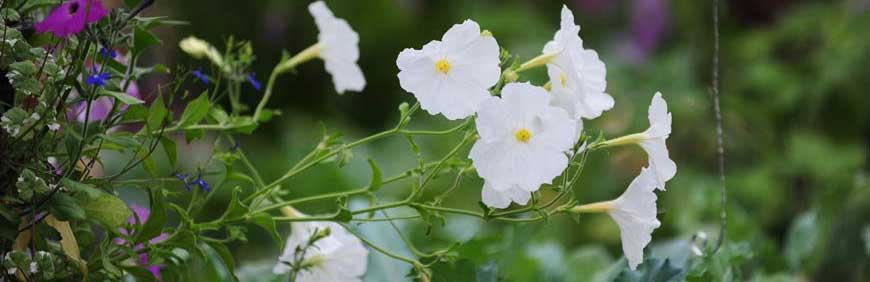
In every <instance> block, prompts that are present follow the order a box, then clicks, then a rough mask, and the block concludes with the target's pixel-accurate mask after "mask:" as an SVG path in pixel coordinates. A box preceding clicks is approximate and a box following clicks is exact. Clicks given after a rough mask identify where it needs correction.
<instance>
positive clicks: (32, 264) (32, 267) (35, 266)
mask: <svg viewBox="0 0 870 282" xmlns="http://www.w3.org/2000/svg"><path fill="white" fill-rule="evenodd" d="M37 272H39V264H37V263H36V262H35V261H34V262H30V273H37Z"/></svg>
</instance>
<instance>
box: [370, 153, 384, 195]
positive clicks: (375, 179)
mask: <svg viewBox="0 0 870 282" xmlns="http://www.w3.org/2000/svg"><path fill="white" fill-rule="evenodd" d="M369 166H370V167H371V168H372V181H371V182H369V191H372V192H375V191H378V189H381V186H383V185H384V180H383V175H381V168H379V167H378V164H377V163H375V160H373V159H369Z"/></svg>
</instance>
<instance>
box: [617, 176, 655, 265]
mask: <svg viewBox="0 0 870 282" xmlns="http://www.w3.org/2000/svg"><path fill="white" fill-rule="evenodd" d="M657 185H658V183H657V181H656V179H655V177H654V176H653V174H652V172H650V171H649V170H647V169H646V168H644V169H642V170H641V172H640V175H638V176H637V178H635V179H634V181H632V182H631V184H629V186H628V189H626V191H625V192H624V193H623V194H622V195H621V196H619V198H617V199H616V200H614V201H613V206H612V208H611V209H610V211H609V212H608V213H609V214H610V216H611V217H612V218H613V220H614V221H616V224H617V225H619V233H620V238H621V241H622V251H623V252H624V253H625V257H626V259H627V260H628V265H629V267H630V268H631V269H632V270H634V269H636V268H637V265H638V264H640V263H641V262H642V261H643V249H644V248H645V247H646V245H647V244H649V242H650V241H651V240H652V232H653V230H654V229H656V228H658V227H659V226H660V225H661V224H660V223H659V221H658V219H656V213H657V211H656V199H657V197H656V194H655V193H654V192H653V191H654V190H655V187H656V186H657Z"/></svg>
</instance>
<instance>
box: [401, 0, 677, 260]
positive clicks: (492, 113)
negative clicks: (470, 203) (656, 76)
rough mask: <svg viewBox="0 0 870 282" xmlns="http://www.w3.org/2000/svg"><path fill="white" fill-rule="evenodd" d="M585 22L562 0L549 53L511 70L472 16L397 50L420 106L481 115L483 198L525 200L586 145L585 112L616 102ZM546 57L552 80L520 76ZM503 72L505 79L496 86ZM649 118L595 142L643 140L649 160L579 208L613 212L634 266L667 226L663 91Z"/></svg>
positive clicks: (406, 84)
mask: <svg viewBox="0 0 870 282" xmlns="http://www.w3.org/2000/svg"><path fill="white" fill-rule="evenodd" d="M579 31H580V27H579V26H578V25H576V24H575V23H574V15H573V13H572V12H571V10H569V9H568V8H567V7H565V6H563V7H562V12H561V24H560V29H559V30H558V31H557V32H556V34H555V35H554V36H553V40H552V41H550V42H548V43H547V44H546V45H545V46H544V48H543V52H542V54H541V55H540V56H538V57H535V58H533V59H532V60H529V61H528V62H526V63H523V64H522V65H520V66H519V67H516V68H509V69H507V70H505V71H504V72H503V73H502V71H501V69H500V67H499V65H500V62H499V50H498V45H497V43H496V40H495V39H494V38H493V37H492V35H491V34H489V33H488V32H483V33H481V32H480V27H479V26H478V24H477V23H476V22H474V21H471V20H466V21H465V22H464V23H462V24H459V25H455V26H453V27H452V28H450V29H449V30H448V31H447V32H446V33H445V34H444V36H443V38H442V39H441V40H440V41H438V40H435V41H432V42H430V43H428V44H426V45H425V46H423V48H422V49H420V50H415V49H405V50H404V51H402V52H401V53H400V54H399V57H398V59H397V60H396V65H397V66H398V68H399V70H400V72H399V74H398V77H399V82H400V84H401V86H402V88H404V89H405V90H406V91H408V92H410V93H412V94H413V95H414V96H415V97H416V98H417V100H418V101H419V102H420V106H421V108H423V109H425V110H427V111H429V113H431V114H442V115H444V116H445V117H446V118H448V119H462V118H467V117H469V116H475V121H476V127H477V133H478V134H479V140H477V141H476V143H475V144H474V146H473V147H472V149H471V152H470V153H469V158H470V159H471V160H472V161H473V163H474V167H475V169H476V170H477V174H478V175H480V177H481V178H483V179H484V184H483V189H482V191H481V198H482V201H483V203H484V204H486V205H487V206H489V207H493V208H507V207H508V206H509V205H510V204H511V203H512V202H513V203H517V204H520V205H525V204H527V203H528V201H529V199H530V198H531V194H532V193H533V192H535V191H538V190H539V189H540V188H541V187H542V185H545V184H551V183H552V181H553V180H554V179H555V178H557V177H558V176H560V175H562V174H563V172H565V171H566V169H567V168H568V166H569V164H570V158H569V157H570V156H571V155H573V154H577V153H580V151H582V150H585V148H586V147H585V146H580V145H581V144H577V143H578V142H579V141H580V140H578V139H579V137H580V136H581V132H582V131H583V120H584V119H595V118H597V117H599V116H601V115H602V113H603V112H605V111H607V110H609V109H611V108H613V106H614V99H613V98H612V97H611V96H610V95H609V94H607V93H606V85H607V84H606V78H605V76H606V68H605V65H604V63H603V62H602V61H601V60H600V59H599V57H598V53H596V52H595V51H594V50H590V49H586V48H584V47H583V40H582V39H581V38H580V36H579ZM539 66H546V69H547V75H548V78H549V82H547V84H546V85H545V86H544V87H539V86H535V85H533V84H531V83H528V82H523V83H517V82H513V81H515V80H517V79H518V78H519V75H518V73H519V72H522V71H526V70H528V69H532V68H535V67H539ZM500 79H501V80H503V81H506V82H507V83H506V84H505V85H504V86H503V88H501V89H492V88H493V86H495V85H496V84H497V83H498V82H499V81H500ZM493 90H496V91H493ZM491 93H497V94H500V96H495V95H493V94H491ZM649 119H650V124H651V126H650V129H648V130H647V131H645V132H643V133H639V134H634V135H629V136H625V137H621V138H617V139H614V140H609V141H606V142H602V143H600V144H593V145H594V146H595V147H596V148H602V147H608V146H613V145H619V144H638V145H640V146H641V147H643V148H644V150H646V151H647V153H648V155H649V159H650V165H649V168H644V169H642V170H641V175H640V176H638V178H637V179H635V181H634V182H632V184H631V185H629V189H628V190H626V192H625V193H624V194H623V196H621V197H619V198H618V199H617V200H614V201H610V202H606V203H599V204H591V208H590V206H589V205H585V206H580V207H578V208H575V209H572V211H574V212H578V213H579V212H591V211H594V212H607V213H609V214H610V215H611V216H612V217H613V218H614V219H615V220H616V221H617V223H618V225H619V227H620V230H621V234H622V241H623V249H624V251H625V253H626V257H627V258H628V261H629V266H630V267H631V268H632V269H634V268H635V267H636V266H637V265H638V264H639V263H640V261H641V257H642V255H643V248H644V247H645V246H646V245H647V244H648V243H649V241H650V238H651V236H650V234H651V233H652V231H653V229H655V228H657V227H658V226H659V222H658V220H656V205H655V199H656V196H655V194H654V193H653V190H654V189H655V188H658V189H661V190H664V187H665V182H666V181H667V180H669V179H671V178H672V177H673V176H674V174H675V173H676V165H675V164H674V162H673V161H672V160H670V158H669V157H668V152H667V146H666V144H665V140H666V139H667V137H668V135H669V134H670V131H671V129H670V123H671V117H670V113H668V112H667V105H666V103H665V101H664V99H662V97H661V94H660V93H656V95H655V96H654V97H653V102H652V104H651V105H650V112H649ZM563 188H565V187H563Z"/></svg>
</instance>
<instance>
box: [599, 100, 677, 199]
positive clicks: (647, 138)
mask: <svg viewBox="0 0 870 282" xmlns="http://www.w3.org/2000/svg"><path fill="white" fill-rule="evenodd" d="M648 118H649V124H650V126H649V128H648V129H647V130H646V131H644V132H641V133H636V134H631V135H626V136H622V137H619V138H616V139H613V140H607V141H605V142H604V143H603V144H601V145H598V147H609V146H619V145H629V144H637V145H639V146H640V147H642V148H643V150H644V151H646V154H647V158H648V159H649V170H651V171H652V173H653V175H654V177H655V179H656V181H657V182H658V186H657V187H658V189H661V190H665V183H666V182H667V181H668V180H671V178H674V175H676V174H677V164H676V163H674V161H673V160H671V157H670V154H669V153H668V147H667V140H668V136H670V135H671V113H669V112H668V104H667V103H666V102H665V99H664V98H662V93H661V92H656V94H655V95H654V96H653V98H652V102H651V103H650V105H649V113H648Z"/></svg>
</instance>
